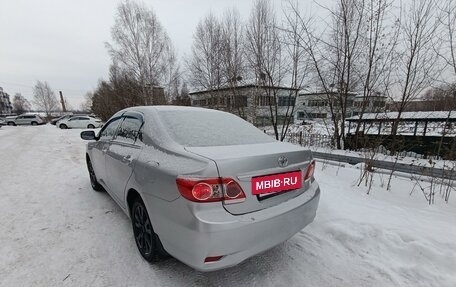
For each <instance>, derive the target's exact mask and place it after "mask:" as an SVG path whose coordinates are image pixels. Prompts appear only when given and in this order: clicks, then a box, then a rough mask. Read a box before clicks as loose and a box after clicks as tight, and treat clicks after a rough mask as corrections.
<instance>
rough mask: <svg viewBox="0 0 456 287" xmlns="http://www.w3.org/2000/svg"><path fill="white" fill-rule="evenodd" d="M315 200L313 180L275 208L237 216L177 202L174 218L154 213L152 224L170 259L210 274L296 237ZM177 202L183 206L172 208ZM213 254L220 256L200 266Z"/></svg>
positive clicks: (311, 216)
mask: <svg viewBox="0 0 456 287" xmlns="http://www.w3.org/2000/svg"><path fill="white" fill-rule="evenodd" d="M319 198H320V189H319V186H318V184H317V183H316V182H314V183H313V184H312V185H311V187H310V189H309V190H308V191H306V192H304V193H303V194H301V195H299V196H297V197H295V198H293V199H290V200H288V201H286V202H283V203H281V204H279V205H277V206H274V207H270V208H267V209H265V210H260V211H256V212H252V213H248V214H245V215H236V216H235V215H232V214H230V213H228V212H226V211H225V210H224V209H223V207H222V206H220V208H215V209H214V208H213V206H212V207H211V208H205V206H204V205H203V206H202V207H201V204H199V205H195V206H192V205H190V206H189V205H188V201H186V200H185V199H183V198H179V199H177V200H176V201H174V202H172V205H171V206H174V207H173V208H172V210H173V212H174V214H169V215H166V214H164V213H163V212H160V213H161V215H158V217H157V216H156V213H153V217H155V218H154V219H155V220H154V219H152V222H153V225H154V228H155V232H156V233H157V234H158V235H159V237H160V239H161V241H162V243H163V246H164V248H165V250H166V251H168V252H169V253H170V254H171V255H173V256H174V257H175V258H177V259H179V260H180V261H182V262H184V263H185V264H187V265H189V266H191V267H192V268H194V269H197V270H200V271H214V270H218V269H222V268H227V267H230V266H234V265H237V264H239V263H240V262H242V261H244V260H246V259H247V258H249V257H251V256H254V255H256V254H258V253H261V252H263V251H265V250H268V249H270V248H272V247H274V246H276V245H277V244H280V243H282V242H284V241H286V240H287V239H289V238H290V237H292V236H293V235H295V234H296V233H298V232H299V231H300V230H301V229H303V228H304V227H305V226H306V225H308V224H309V223H311V222H312V221H313V219H314V218H315V215H316V210H317V207H318V202H319ZM178 202H179V203H178ZM177 203H178V205H182V206H181V208H179V209H176V204H177ZM185 205H186V206H185ZM171 206H170V207H171ZM163 207H164V206H163V205H162V206H161V208H160V207H158V208H159V209H162V208H163ZM152 208H154V207H152ZM156 208H157V207H156ZM165 209H168V208H166V207H165ZM168 210H169V209H168ZM178 210H179V211H178ZM182 211H184V212H182ZM176 212H177V213H178V214H180V215H179V216H176ZM187 212H188V213H187ZM149 213H150V211H149ZM157 213H158V212H157ZM185 213H187V214H186V215H185V216H182V214H185ZM162 216H163V217H162ZM212 256H223V257H222V258H221V259H220V260H219V261H216V262H212V263H205V262H204V260H205V258H207V257H212Z"/></svg>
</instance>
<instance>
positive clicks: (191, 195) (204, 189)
mask: <svg viewBox="0 0 456 287" xmlns="http://www.w3.org/2000/svg"><path fill="white" fill-rule="evenodd" d="M176 184H177V188H178V189H179V192H180V194H181V195H182V196H183V197H184V198H186V199H188V200H190V201H193V202H215V201H224V203H236V202H241V201H244V200H245V193H244V191H243V190H242V188H241V187H240V186H239V184H238V183H237V182H236V181H234V180H233V179H231V178H183V177H178V178H177V179H176Z"/></svg>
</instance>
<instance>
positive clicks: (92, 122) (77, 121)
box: [56, 116, 103, 129]
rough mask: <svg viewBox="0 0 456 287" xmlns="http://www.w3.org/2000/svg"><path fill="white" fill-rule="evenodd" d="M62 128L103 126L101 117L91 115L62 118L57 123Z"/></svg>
mask: <svg viewBox="0 0 456 287" xmlns="http://www.w3.org/2000/svg"><path fill="white" fill-rule="evenodd" d="M56 125H57V126H58V127H59V128H61V129H86V128H87V129H94V128H99V127H102V126H103V122H102V121H101V120H100V119H97V118H94V117H89V116H73V117H71V118H66V119H62V120H60V121H58V122H57V124H56Z"/></svg>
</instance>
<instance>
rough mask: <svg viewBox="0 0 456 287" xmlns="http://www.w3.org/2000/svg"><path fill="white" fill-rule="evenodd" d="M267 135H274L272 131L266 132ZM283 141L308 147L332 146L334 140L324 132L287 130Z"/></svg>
mask: <svg viewBox="0 0 456 287" xmlns="http://www.w3.org/2000/svg"><path fill="white" fill-rule="evenodd" d="M267 134H268V135H270V136H272V137H275V135H274V133H271V132H267ZM284 141H286V142H289V143H293V144H298V145H301V146H308V147H319V148H333V147H334V141H333V138H332V137H331V136H328V135H324V134H311V133H305V132H297V133H295V132H288V133H287V134H286V135H285V139H284Z"/></svg>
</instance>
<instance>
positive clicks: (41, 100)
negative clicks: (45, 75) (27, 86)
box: [33, 81, 59, 117]
mask: <svg viewBox="0 0 456 287" xmlns="http://www.w3.org/2000/svg"><path fill="white" fill-rule="evenodd" d="M33 103H34V104H35V105H36V106H37V107H38V108H39V109H42V110H43V111H44V112H45V113H46V115H47V116H48V117H49V116H50V113H51V112H52V111H55V110H57V108H58V106H59V101H58V100H57V97H56V96H55V93H54V91H53V90H52V89H51V87H50V86H49V84H48V83H47V82H46V81H45V82H41V81H37V82H36V85H35V86H34V87H33Z"/></svg>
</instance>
